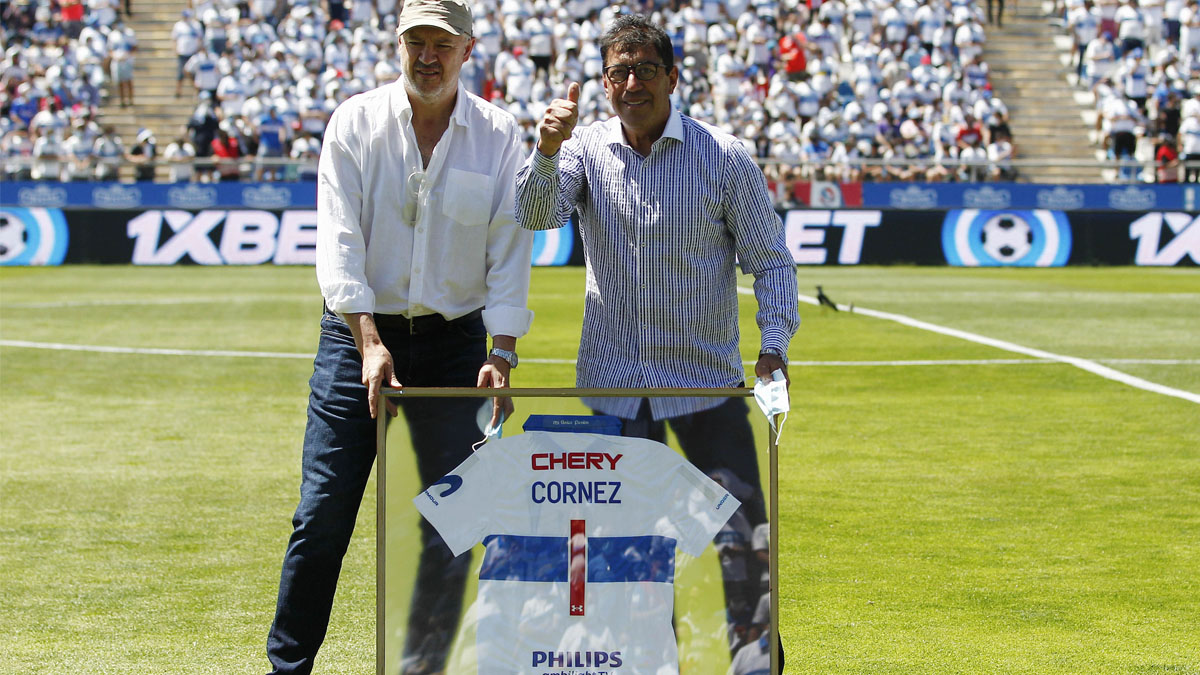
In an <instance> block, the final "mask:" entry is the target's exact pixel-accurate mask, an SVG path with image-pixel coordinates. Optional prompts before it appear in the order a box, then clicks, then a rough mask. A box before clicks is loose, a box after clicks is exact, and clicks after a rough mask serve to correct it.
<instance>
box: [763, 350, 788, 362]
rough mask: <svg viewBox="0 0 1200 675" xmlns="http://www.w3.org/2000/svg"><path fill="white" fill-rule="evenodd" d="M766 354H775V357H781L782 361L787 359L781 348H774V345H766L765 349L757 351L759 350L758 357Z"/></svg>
mask: <svg viewBox="0 0 1200 675" xmlns="http://www.w3.org/2000/svg"><path fill="white" fill-rule="evenodd" d="M767 354H770V355H771V356H775V357H778V358H781V359H783V360H784V361H786V360H787V358H786V356H785V355H784V353H783V350H782V349H776V348H775V347H767V348H766V349H763V350H761V351H759V352H758V357H759V358H762V357H764V356H766V355H767Z"/></svg>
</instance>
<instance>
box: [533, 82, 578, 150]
mask: <svg viewBox="0 0 1200 675" xmlns="http://www.w3.org/2000/svg"><path fill="white" fill-rule="evenodd" d="M578 121H579V83H578V82H572V83H571V86H570V87H568V88H567V97H566V98H565V99H563V98H556V99H554V100H553V101H551V102H550V107H548V108H546V114H544V115H542V121H541V122H538V145H537V147H538V152H540V153H542V154H543V155H546V156H547V157H549V156H551V155H554V154H555V153H557V152H558V148H559V147H560V146H561V145H562V144H563V141H565V140H567V139H568V138H570V137H571V132H572V131H573V130H574V129H575V123H576V122H578Z"/></svg>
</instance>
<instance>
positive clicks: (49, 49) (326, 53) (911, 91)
mask: <svg viewBox="0 0 1200 675" xmlns="http://www.w3.org/2000/svg"><path fill="white" fill-rule="evenodd" d="M18 1H22V2H41V3H48V4H42V5H37V9H36V10H35V11H34V12H32V13H30V12H26V13H25V14H26V15H31V16H32V19H33V20H32V21H31V22H29V24H28V25H27V26H24V27H23V28H18V27H14V28H13V29H12V31H11V33H12V34H13V35H14V36H17V37H18V39H19V40H23V41H25V42H27V43H29V44H30V45H33V46H34V47H35V48H34V49H29V48H25V49H9V50H8V52H6V61H5V65H6V68H5V76H6V78H7V77H8V75H9V73H10V72H13V73H18V71H20V70H21V69H22V68H23V69H24V70H25V71H26V74H27V76H26V77H23V78H19V77H18V78H13V81H19V82H20V83H19V84H17V85H16V86H15V87H9V86H5V91H8V92H10V95H9V97H8V99H7V100H6V101H5V113H6V119H7V120H8V124H9V126H10V127H12V128H17V127H21V126H25V127H26V128H30V125H28V122H29V121H30V120H31V116H23V113H17V112H16V111H17V110H18V109H20V110H27V109H28V106H29V102H30V101H38V100H42V101H44V100H47V99H49V98H54V99H57V100H60V101H61V105H63V106H65V107H67V108H68V109H70V110H72V111H80V115H79V116H80V117H84V116H85V114H84V112H85V111H86V113H88V114H91V113H92V112H93V111H94V110H95V106H96V105H97V104H98V102H99V98H100V92H101V91H107V92H108V94H109V96H110V97H113V96H119V98H120V99H121V100H122V101H125V99H126V95H125V93H124V90H122V89H121V84H120V83H122V82H124V81H125V80H124V79H122V77H121V75H122V74H123V72H124V70H123V69H124V67H125V66H124V65H123V64H125V63H126V62H127V61H122V60H121V58H124V57H120V58H118V57H117V55H116V53H117V52H120V51H122V50H124V51H127V52H128V53H129V54H132V53H133V52H134V50H135V49H136V39H135V38H133V37H132V36H131V35H129V36H127V31H126V30H125V29H124V28H123V27H122V25H121V20H120V16H119V14H118V11H117V10H118V5H117V0H87V3H88V4H87V6H86V8H85V11H84V13H83V21H82V24H81V26H80V27H79V31H78V33H77V36H76V37H75V38H72V37H71V33H72V31H71V30H68V29H66V28H64V25H65V23H66V22H65V21H64V20H62V19H60V18H59V17H60V16H62V17H65V16H66V6H65V5H62V6H58V5H54V4H53V3H54V2H55V1H56V0H9V2H10V3H16V2H18ZM396 4H397V0H290V1H288V0H192V5H191V6H190V7H189V8H188V9H185V10H183V12H182V14H181V16H180V18H179V20H178V22H177V23H176V24H175V25H174V26H173V28H172V32H171V35H172V39H173V40H174V43H175V50H176V54H177V58H178V65H177V79H178V84H177V88H176V96H180V97H189V98H194V101H195V105H196V107H195V112H194V113H193V115H192V117H191V119H190V120H189V122H188V124H187V131H186V133H184V134H182V135H181V136H180V137H179V138H175V139H173V141H172V143H171V144H170V146H169V147H168V148H167V149H166V150H165V151H164V152H163V153H162V155H161V156H159V155H157V154H156V152H155V151H153V150H152V151H151V152H152V154H154V156H155V159H157V160H159V161H162V160H169V161H171V162H172V163H173V164H172V166H173V168H172V171H171V175H172V177H173V178H176V179H186V180H232V179H240V178H242V177H247V176H248V175H249V176H253V177H256V178H261V179H267V180H269V179H273V178H293V177H301V178H303V177H311V176H312V175H313V173H314V170H315V160H316V157H317V156H318V155H319V152H320V142H321V136H322V133H323V131H324V128H325V124H326V122H327V121H328V119H329V115H330V113H331V112H332V111H333V109H334V108H335V107H336V106H337V105H338V104H339V103H340V102H341V101H343V100H345V99H346V98H347V97H349V96H351V95H353V94H356V93H358V92H362V91H366V90H368V89H371V88H373V87H375V86H378V85H379V84H382V83H386V82H389V81H391V80H394V79H395V78H396V77H397V76H398V75H399V67H398V64H399V60H398V57H397V53H396V36H395V17H396V10H397V7H396ZM93 5H94V6H95V8H93ZM15 6H17V5H16V4H12V5H10V10H11V7H15ZM56 8H57V9H56ZM473 8H474V11H475V15H476V25H475V35H476V37H477V38H478V40H477V43H476V47H475V52H474V54H473V55H472V58H471V59H470V61H469V62H468V63H467V64H466V66H465V67H464V68H463V71H462V78H463V81H464V84H465V85H466V87H467V89H468V90H470V91H472V92H474V93H477V94H479V95H481V96H484V97H485V98H488V99H490V100H492V101H493V102H494V103H496V104H497V105H499V106H502V107H504V108H506V109H507V110H509V111H510V112H512V113H513V114H514V115H515V116H516V118H517V119H518V120H519V121H520V122H521V125H522V127H523V129H524V132H525V139H526V142H527V143H528V144H529V145H530V147H532V143H533V139H534V136H535V134H536V130H535V126H536V121H537V120H538V119H539V118H540V116H541V114H542V111H543V110H544V109H545V107H546V105H547V104H548V103H549V101H550V100H551V99H552V98H555V97H557V96H562V95H564V93H565V91H566V86H567V83H569V82H572V81H578V82H580V83H582V93H581V96H580V110H581V120H580V121H581V123H583V124H586V123H588V122H590V121H592V120H595V119H598V118H603V117H606V116H608V115H609V110H608V106H607V102H606V101H605V98H604V91H603V85H602V83H601V80H600V69H601V65H602V64H601V59H600V53H599V47H598V38H599V36H600V35H601V34H602V33H603V30H604V27H605V26H606V25H607V23H608V21H609V20H610V19H611V18H612V17H613V16H615V14H616V13H617V12H625V11H633V12H642V13H647V14H649V15H651V16H652V18H653V19H654V20H655V21H656V22H658V23H660V24H661V25H663V26H664V27H666V28H667V30H668V32H669V33H671V34H672V37H673V42H674V44H675V47H676V52H677V54H676V56H677V64H678V65H679V68H680V74H681V77H680V83H679V86H678V88H677V89H676V92H675V95H674V98H675V101H674V102H675V105H676V106H677V107H678V108H679V109H680V110H682V111H683V112H685V113H687V114H689V115H691V116H693V117H695V118H697V119H700V120H703V121H706V122H709V123H711V124H714V125H716V126H718V127H720V128H722V129H724V130H726V131H728V132H729V133H732V134H734V135H735V136H737V137H738V138H740V139H742V141H743V142H744V143H745V144H746V145H747V148H748V149H749V150H750V151H751V152H752V154H754V155H755V156H756V157H758V158H760V160H761V161H762V163H763V165H764V170H765V171H766V173H767V175H768V177H769V178H770V179H771V180H772V182H773V184H775V185H777V186H778V190H779V194H780V195H781V196H782V197H783V198H785V199H786V198H787V197H788V196H789V195H790V194H791V190H790V189H789V187H790V186H791V185H793V184H794V183H795V182H797V181H809V180H830V181H860V180H865V181H869V180H877V181H883V180H930V181H941V180H986V179H1011V178H1012V177H1013V171H1012V168H1011V158H1012V156H1013V144H1012V133H1011V131H1010V129H1009V126H1008V114H1007V109H1006V107H1005V106H1004V104H1003V102H1001V101H1000V100H999V98H997V97H996V96H994V95H993V93H992V86H991V82H990V75H989V70H988V66H987V64H986V63H985V62H984V61H983V59H982V56H981V53H982V49H983V44H984V41H985V39H986V37H985V34H984V28H983V26H984V24H985V22H986V20H985V17H984V14H983V10H982V8H981V7H980V6H979V5H978V4H975V3H972V2H968V1H966V0H848V1H846V0H806V1H805V0H801V1H799V2H797V0H669V1H668V2H663V1H662V0H630V1H629V2H626V3H625V4H616V5H610V4H609V3H608V2H605V1H602V0H482V1H478V2H474V3H473ZM43 10H44V11H43ZM102 13H103V14H104V15H105V17H104V20H101V19H99V18H97V16H98V15H100V14H102ZM43 15H44V16H43ZM8 25H9V24H8V22H7V21H6V29H5V30H6V31H9V30H10V29H9V28H8ZM48 26H55V27H57V29H56V30H55V31H50V33H51V34H52V35H49V36H48V35H47V31H48V29H47V27H48ZM89 31H90V32H89ZM114 36H120V37H114ZM64 40H65V41H64ZM98 43H101V44H102V46H103V50H101V47H99V46H97V44H98ZM52 45H69V47H66V46H63V47H60V46H52ZM121 45H125V46H124V47H122V46H121ZM67 52H78V55H77V56H75V58H71V59H67V63H64V62H62V61H61V60H59V57H60V56H63V55H65V54H66V53H67ZM129 58H132V57H131V56H130V57H129ZM43 65H44V66H45V68H46V69H49V68H54V67H57V68H59V69H60V71H61V72H60V74H61V76H62V77H58V78H54V77H49V76H48V75H49V73H47V76H44V77H41V78H37V77H30V76H32V75H33V74H34V73H35V72H37V70H38V68H40V67H42V66H43ZM106 66H107V67H106ZM68 69H73V70H70V71H68ZM18 74H19V73H18ZM39 81H40V82H42V83H43V84H42V86H43V88H44V87H46V86H48V85H47V84H45V83H48V82H62V83H70V84H68V85H64V86H67V87H74V88H77V89H80V90H81V91H80V93H79V94H78V95H76V93H75V92H63V94H66V95H61V96H60V95H59V92H54V95H53V96H51V95H50V94H51V92H49V91H45V90H33V89H32V88H33V87H34V86H37V84H36V83H37V82H39ZM6 84H7V83H6ZM22 86H24V87H25V88H24V89H22ZM128 99H130V100H131V99H132V91H129V93H128ZM68 126H69V125H68ZM66 135H67V134H65V133H64V134H63V136H64V137H65V136H66ZM5 151H6V152H7V153H9V154H11V151H10V150H9V149H8V148H7V147H6V148H5ZM288 158H290V159H292V160H297V162H295V163H292V162H284V161H282V160H284V159H288ZM196 160H199V161H200V162H210V163H209V164H204V163H200V164H195V169H194V170H193V169H192V168H191V165H193V163H194V161H196ZM175 163H178V164H179V166H177V167H176V166H175ZM183 164H188V165H189V166H188V167H186V168H185V167H183V166H182V165H183ZM282 165H286V166H288V167H290V168H289V170H288V171H284V170H283V169H282V168H281V166H282Z"/></svg>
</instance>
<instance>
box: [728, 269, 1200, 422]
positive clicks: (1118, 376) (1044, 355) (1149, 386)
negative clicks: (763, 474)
mask: <svg viewBox="0 0 1200 675" xmlns="http://www.w3.org/2000/svg"><path fill="white" fill-rule="evenodd" d="M738 292H739V293H742V294H745V295H753V294H754V291H753V290H752V289H749V288H745V287H743V286H739V287H738ZM799 298H800V301H801V302H807V303H808V304H810V305H817V304H819V303H818V302H817V299H816V298H815V297H812V296H808V295H800V296H799ZM838 309H841V310H843V311H849V310H850V307H849V306H847V305H841V304H839V305H838ZM853 311H854V313H855V314H862V315H863V316H869V317H873V318H876V319H884V320H886V321H895V322H896V323H900V324H903V325H905V326H909V327H912V328H920V329H921V330H927V331H930V332H932V333H939V334H941V335H947V336H950V337H955V338H959V339H961V340H967V341H969V342H975V343H978V344H981V345H987V346H989V347H995V348H996V349H1003V350H1004V351H1009V352H1014V353H1017V354H1024V355H1026V356H1032V357H1034V358H1035V359H1043V360H1044V361H1047V362H1057V363H1066V364H1068V365H1072V366H1075V367H1076V368H1081V369H1083V370H1086V371H1088V372H1089V373H1093V374H1095V375H1099V376H1100V377H1103V378H1105V379H1108V380H1113V381H1114V382H1120V383H1122V384H1127V385H1129V386H1131V387H1137V388H1138V389H1144V390H1146V391H1149V392H1154V393H1156V394H1163V395H1164V396H1174V397H1176V398H1181V399H1183V400H1185V401H1191V402H1192V403H1200V394H1196V393H1193V392H1190V391H1184V390H1182V389H1175V388H1174V387H1168V386H1165V385H1161V384H1158V383H1156V382H1151V381H1149V380H1144V379H1142V378H1140V377H1135V376H1133V375H1130V374H1128V373H1122V372H1121V371H1119V370H1114V369H1112V368H1109V367H1108V366H1104V365H1101V364H1100V363H1098V362H1096V361H1092V360H1089V359H1082V358H1079V357H1077V356H1066V355H1063V354H1055V353H1053V352H1048V351H1045V350H1042V349H1035V348H1033V347H1025V346H1022V345H1019V344H1016V343H1013V342H1008V341H1006V340H997V339H996V338H990V337H987V336H986V335H979V334H977V333H970V332H967V331H965V330H958V329H957V328H949V327H946V326H939V325H937V324H932V323H929V322H928V321H921V320H920V319H914V318H912V317H909V316H904V315H903V314H892V313H891V312H880V311H878V310H874V309H867V308H865V307H857V306H856V307H854V310H853ZM1120 362H1121V363H1129V361H1128V360H1125V359H1122V360H1121V361H1120Z"/></svg>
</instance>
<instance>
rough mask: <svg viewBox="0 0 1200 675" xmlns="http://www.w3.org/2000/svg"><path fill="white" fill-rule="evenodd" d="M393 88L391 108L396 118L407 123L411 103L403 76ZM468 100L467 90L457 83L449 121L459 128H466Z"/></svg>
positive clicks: (410, 116) (460, 82)
mask: <svg viewBox="0 0 1200 675" xmlns="http://www.w3.org/2000/svg"><path fill="white" fill-rule="evenodd" d="M394 86H395V87H396V93H395V96H394V98H393V106H394V109H395V111H396V116H397V117H399V118H400V119H401V120H403V121H405V122H408V121H410V120H412V103H411V102H410V101H409V100H408V90H407V89H405V88H404V76H403V75H402V76H400V77H399V78H397V79H396V81H395V83H394ZM467 99H468V94H467V90H466V88H465V87H463V83H462V80H459V81H458V95H457V96H456V97H455V99H454V110H453V111H451V113H450V121H451V122H453V123H455V124H457V125H458V126H460V127H465V126H468V123H469V119H468V117H469V115H468V112H469V110H470V101H468V100H467Z"/></svg>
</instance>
